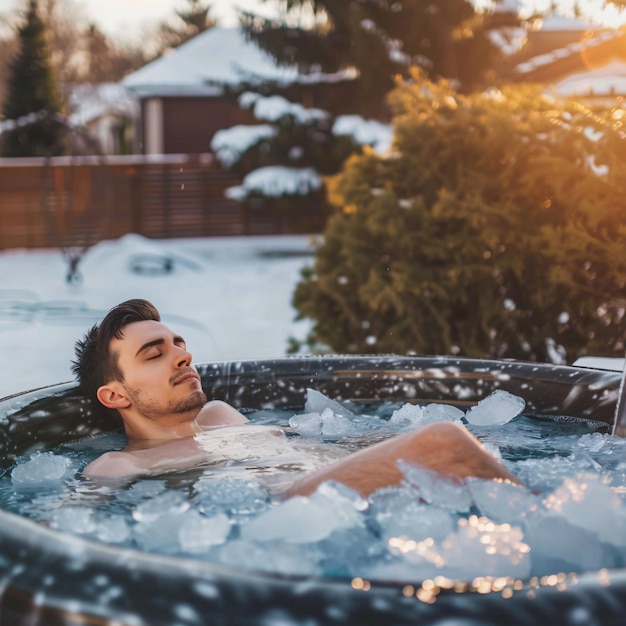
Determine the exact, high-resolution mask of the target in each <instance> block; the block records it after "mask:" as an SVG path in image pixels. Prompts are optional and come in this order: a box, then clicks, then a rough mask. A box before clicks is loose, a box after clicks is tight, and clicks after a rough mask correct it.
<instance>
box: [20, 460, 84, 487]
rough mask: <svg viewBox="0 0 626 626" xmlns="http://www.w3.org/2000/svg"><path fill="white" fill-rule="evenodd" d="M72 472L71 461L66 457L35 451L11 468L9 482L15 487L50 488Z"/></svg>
mask: <svg viewBox="0 0 626 626" xmlns="http://www.w3.org/2000/svg"><path fill="white" fill-rule="evenodd" d="M72 474H73V470H72V462H71V461H70V459H68V458H67V457H64V456H60V455H55V454H53V453H52V452H42V453H41V452H37V453H35V454H33V456H32V457H31V458H30V460H28V461H26V462H23V463H20V464H18V465H16V466H15V467H14V468H13V471H12V472H11V483H12V484H13V487H15V488H16V489H32V488H50V487H51V486H54V485H60V484H61V483H63V482H64V481H65V479H67V478H69V477H70V476H71V475H72Z"/></svg>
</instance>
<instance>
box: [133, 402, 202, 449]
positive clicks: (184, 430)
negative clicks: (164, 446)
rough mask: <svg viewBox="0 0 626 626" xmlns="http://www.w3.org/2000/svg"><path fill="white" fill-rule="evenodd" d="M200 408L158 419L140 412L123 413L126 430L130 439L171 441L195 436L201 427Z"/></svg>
mask: <svg viewBox="0 0 626 626" xmlns="http://www.w3.org/2000/svg"><path fill="white" fill-rule="evenodd" d="M199 412H200V409H193V410H191V411H187V412H186V413H180V414H174V415H164V416H162V417H159V418H158V420H157V419H152V418H149V417H145V416H144V415H138V414H127V415H123V416H122V418H123V421H124V430H125V431H126V436H127V437H128V440H129V442H130V441H169V440H172V439H182V438H185V437H193V435H195V434H196V433H197V432H199V430H200V428H199V427H198V425H197V423H196V417H197V415H198V413H199Z"/></svg>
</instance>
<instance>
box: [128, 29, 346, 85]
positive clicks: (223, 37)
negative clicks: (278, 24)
mask: <svg viewBox="0 0 626 626" xmlns="http://www.w3.org/2000/svg"><path fill="white" fill-rule="evenodd" d="M353 77H354V71H353V70H352V71H351V70H346V71H344V72H340V73H337V74H332V75H329V74H321V73H318V74H301V73H299V72H298V70H297V68H296V67H295V66H291V67H284V66H279V65H277V64H276V62H275V61H274V59H273V58H272V57H271V56H270V55H269V54H267V53H266V52H264V51H263V50H261V49H260V48H259V47H258V46H257V45H256V44H254V43H253V42H251V41H248V40H247V39H246V37H245V35H244V33H243V31H242V30H241V29H239V28H218V27H215V28H211V29H209V30H206V31H204V32H202V33H200V34H199V35H196V36H195V37H194V38H193V39H191V40H189V41H188V42H186V43H184V44H183V45H181V46H179V47H178V48H176V49H174V50H173V51H171V52H170V53H168V54H166V55H164V56H162V57H160V58H158V59H156V60H155V61H152V62H151V63H148V64H147V65H145V66H144V67H142V68H141V69H139V70H137V71H136V72H133V73H132V74H129V75H128V76H126V77H125V78H124V79H123V81H122V84H123V85H124V87H126V88H128V89H131V90H132V91H134V92H135V93H136V94H137V95H139V96H140V97H149V96H166V95H218V94H220V93H222V91H223V88H224V87H225V86H231V87H234V86H237V85H240V84H243V83H245V84H247V85H250V84H260V83H263V82H268V81H271V82H278V83H281V84H292V83H296V82H300V83H302V82H309V83H313V82H328V81H334V80H345V79H349V78H353Z"/></svg>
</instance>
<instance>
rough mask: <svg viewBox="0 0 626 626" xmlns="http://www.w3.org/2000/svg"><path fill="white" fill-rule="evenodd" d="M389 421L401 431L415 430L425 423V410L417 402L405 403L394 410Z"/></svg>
mask: <svg viewBox="0 0 626 626" xmlns="http://www.w3.org/2000/svg"><path fill="white" fill-rule="evenodd" d="M389 423H390V424H393V426H395V427H396V428H397V429H398V430H401V431H407V430H414V429H415V428H419V427H420V426H422V425H423V424H424V410H423V409H422V407H421V406H419V405H417V404H409V403H407V404H403V405H402V406H401V407H400V408H399V409H397V410H396V411H394V412H393V414H392V415H391V417H390V418H389Z"/></svg>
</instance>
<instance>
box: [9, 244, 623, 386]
mask: <svg viewBox="0 0 626 626" xmlns="http://www.w3.org/2000/svg"><path fill="white" fill-rule="evenodd" d="M313 246H314V237H313V236H278V237H242V238H239V237H233V238H210V239H206V238H197V239H169V240H159V241H154V240H149V239H145V238H143V237H140V236H138V235H126V236H124V237H121V238H120V239H118V240H114V241H103V242H101V243H99V244H97V245H96V246H94V247H93V248H91V249H90V250H89V251H88V252H87V253H86V255H85V257H84V259H83V261H82V262H81V264H80V266H79V269H80V273H81V275H82V280H81V281H80V282H78V283H75V284H68V283H67V282H66V279H65V276H66V273H67V263H66V262H65V259H64V258H63V256H62V254H61V253H60V252H59V251H58V250H56V249H50V250H7V251H4V252H0V276H2V279H1V281H0V348H1V354H2V356H3V359H2V361H1V363H0V397H4V396H6V395H9V394H12V393H17V392H19V391H24V390H27V389H32V388H35V387H40V386H42V385H48V384H54V383H59V382H64V381H67V380H71V379H72V374H71V371H70V361H71V359H72V358H73V350H74V343H75V341H76V340H77V339H79V338H80V337H82V335H83V333H84V332H85V330H86V329H87V328H88V327H90V326H91V325H92V324H94V323H95V322H98V321H99V320H100V319H101V318H102V316H103V315H104V313H105V312H106V311H107V310H108V309H109V308H110V307H112V306H114V305H115V304H118V303H119V302H121V301H123V300H126V299H128V298H147V299H148V300H150V301H152V302H153V303H154V304H155V305H156V306H157V307H158V308H159V310H160V311H161V314H162V316H163V320H164V322H165V323H166V324H168V325H169V326H171V327H172V328H174V329H176V330H177V331H179V332H180V333H181V334H182V335H183V336H184V337H185V339H186V340H187V342H188V344H189V346H190V348H191V351H192V354H193V355H194V360H195V361H196V362H197V363H200V362H206V361H222V360H241V359H263V358H272V357H281V356H284V355H285V354H286V350H287V346H288V339H289V337H296V338H299V339H302V338H304V336H305V335H306V333H307V331H308V329H309V322H308V321H299V322H296V321H295V316H296V311H295V309H294V308H293V307H292V306H291V298H292V295H293V291H294V289H295V286H296V284H297V282H298V280H299V276H300V269H301V268H302V267H303V266H305V265H306V264H310V263H311V262H312V258H313V257H312V251H313ZM167 259H170V262H171V267H172V269H171V271H169V272H167V273H163V271H159V270H163V269H164V265H163V264H164V263H166V262H167ZM580 364H581V365H584V366H587V367H601V368H605V369H620V368H622V367H623V359H595V358H585V359H582V360H581V361H580Z"/></svg>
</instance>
